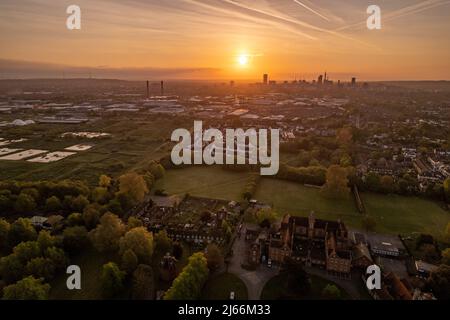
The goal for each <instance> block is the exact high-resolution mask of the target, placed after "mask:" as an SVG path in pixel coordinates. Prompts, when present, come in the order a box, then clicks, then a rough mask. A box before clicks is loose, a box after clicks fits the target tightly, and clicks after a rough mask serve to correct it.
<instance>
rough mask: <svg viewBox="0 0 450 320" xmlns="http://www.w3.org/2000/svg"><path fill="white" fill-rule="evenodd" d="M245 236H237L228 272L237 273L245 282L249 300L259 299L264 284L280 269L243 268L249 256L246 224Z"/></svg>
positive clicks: (262, 266)
mask: <svg viewBox="0 0 450 320" xmlns="http://www.w3.org/2000/svg"><path fill="white" fill-rule="evenodd" d="M242 234H243V236H242V237H240V238H239V237H237V238H236V240H235V242H234V244H233V256H232V258H231V260H230V263H229V265H228V272H230V273H233V274H235V275H237V276H238V277H239V278H241V280H242V281H243V282H244V283H245V285H246V286H247V290H248V299H249V300H259V298H260V297H261V293H262V290H263V288H264V285H265V284H266V283H267V281H269V280H270V279H271V278H273V277H274V276H276V275H277V274H278V269H276V268H274V269H271V268H268V267H267V266H264V265H260V266H258V268H257V269H256V270H255V271H249V270H245V269H243V268H241V264H242V263H244V262H245V258H246V256H247V252H246V242H245V237H244V234H245V226H244V228H243V231H242Z"/></svg>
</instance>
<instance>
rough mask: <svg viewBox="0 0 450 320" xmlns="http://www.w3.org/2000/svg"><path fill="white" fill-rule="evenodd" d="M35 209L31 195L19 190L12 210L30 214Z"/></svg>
mask: <svg viewBox="0 0 450 320" xmlns="http://www.w3.org/2000/svg"><path fill="white" fill-rule="evenodd" d="M35 209H36V202H35V201H34V199H33V197H32V196H30V195H28V194H26V193H23V192H21V193H20V194H19V196H18V197H17V200H16V202H15V203H14V210H16V211H17V212H19V213H24V214H30V213H32V212H33V211H34V210H35Z"/></svg>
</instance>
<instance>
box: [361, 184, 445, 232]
mask: <svg viewBox="0 0 450 320" xmlns="http://www.w3.org/2000/svg"><path fill="white" fill-rule="evenodd" d="M362 200H363V201H364V204H365V206H366V209H367V212H368V213H369V214H370V215H372V216H374V217H375V219H376V221H377V228H376V231H377V232H383V233H393V234H395V233H413V232H424V233H431V234H434V235H436V236H438V237H439V236H442V235H443V232H444V229H445V226H446V225H447V223H449V222H450V212H448V211H445V210H444V209H442V208H441V207H440V206H439V204H437V203H435V202H433V201H429V200H424V199H420V198H417V197H402V196H398V195H380V194H372V193H366V194H363V195H362Z"/></svg>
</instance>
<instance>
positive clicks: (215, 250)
mask: <svg viewBox="0 0 450 320" xmlns="http://www.w3.org/2000/svg"><path fill="white" fill-rule="evenodd" d="M205 257H206V260H207V262H208V268H209V270H210V271H211V272H213V271H215V270H217V269H219V268H220V267H221V266H222V264H223V255H222V252H221V251H220V249H219V247H218V246H217V245H215V244H209V245H208V246H207V247H206V254H205Z"/></svg>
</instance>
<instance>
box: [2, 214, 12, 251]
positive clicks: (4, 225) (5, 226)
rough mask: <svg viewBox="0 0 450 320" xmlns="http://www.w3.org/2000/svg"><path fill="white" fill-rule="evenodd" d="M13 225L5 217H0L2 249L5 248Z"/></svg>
mask: <svg viewBox="0 0 450 320" xmlns="http://www.w3.org/2000/svg"><path fill="white" fill-rule="evenodd" d="M10 228H11V225H10V224H9V222H7V221H6V220H4V219H0V250H2V249H5V248H6V247H7V243H8V234H9V230H10Z"/></svg>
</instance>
